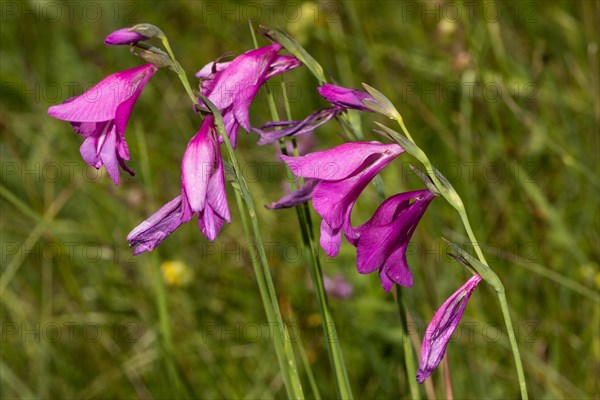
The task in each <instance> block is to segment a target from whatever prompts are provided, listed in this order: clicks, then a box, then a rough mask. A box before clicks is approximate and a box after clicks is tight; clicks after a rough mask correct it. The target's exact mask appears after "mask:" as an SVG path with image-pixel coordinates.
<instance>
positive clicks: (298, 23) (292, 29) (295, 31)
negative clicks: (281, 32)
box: [287, 1, 323, 44]
mask: <svg viewBox="0 0 600 400" xmlns="http://www.w3.org/2000/svg"><path fill="white" fill-rule="evenodd" d="M322 19H323V18H322V17H321V15H320V9H319V5H318V4H317V3H315V2H312V1H305V2H304V3H302V5H301V6H300V9H299V12H298V15H297V16H296V17H295V18H290V20H289V21H288V24H287V31H288V32H289V33H290V35H292V36H293V37H294V39H296V40H297V41H298V43H301V44H304V43H306V42H307V41H308V38H309V36H310V31H311V30H312V29H314V27H315V25H317V23H320V22H321V20H322Z"/></svg>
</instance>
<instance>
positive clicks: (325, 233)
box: [319, 220, 342, 257]
mask: <svg viewBox="0 0 600 400" xmlns="http://www.w3.org/2000/svg"><path fill="white" fill-rule="evenodd" d="M319 243H320V244H321V247H322V248H323V250H324V251H325V253H326V254H327V255H328V256H329V257H335V256H337V255H338V253H339V252H340V246H341V245H342V233H341V232H340V230H339V229H331V226H329V224H328V223H327V222H325V220H322V221H321V238H320V239H319Z"/></svg>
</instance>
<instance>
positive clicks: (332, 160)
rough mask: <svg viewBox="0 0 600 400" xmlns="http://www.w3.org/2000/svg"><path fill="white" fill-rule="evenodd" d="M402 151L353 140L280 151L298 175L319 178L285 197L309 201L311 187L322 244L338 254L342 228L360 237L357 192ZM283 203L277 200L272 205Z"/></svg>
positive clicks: (292, 202) (288, 203)
mask: <svg viewBox="0 0 600 400" xmlns="http://www.w3.org/2000/svg"><path fill="white" fill-rule="evenodd" d="M403 152H404V150H403V149H402V148H401V147H400V146H398V145H397V144H383V143H379V142H351V143H344V144H342V145H340V146H337V147H334V148H332V149H329V150H323V151H317V152H314V153H310V154H307V155H305V156H302V157H287V156H283V155H281V156H279V157H280V158H281V159H282V160H283V161H285V162H286V163H287V164H288V166H289V167H290V169H291V170H292V172H293V173H294V174H295V175H297V176H301V177H304V178H309V179H314V180H316V181H317V182H316V183H315V182H314V181H312V182H311V181H307V182H306V184H305V186H304V187H303V188H301V189H299V190H298V191H296V192H294V193H292V194H290V195H287V196H286V197H285V198H284V199H282V201H284V202H285V206H286V207H291V206H293V205H296V204H300V203H302V202H305V201H307V199H309V198H310V192H311V191H312V201H313V207H314V208H315V211H317V213H319V215H320V216H321V217H323V221H322V222H321V240H320V243H321V247H322V248H323V250H325V252H326V253H327V254H328V255H329V256H330V257H335V256H336V255H337V254H338V252H339V249H340V245H341V243H342V231H343V232H344V233H345V234H346V237H348V238H356V237H357V232H355V231H354V229H353V228H352V225H351V223H350V214H351V212H352V208H353V207H354V203H355V202H356V200H357V199H358V196H360V194H361V193H362V191H363V190H364V189H365V187H367V185H368V184H369V182H371V180H372V179H373V178H374V177H375V176H376V175H377V174H378V173H379V171H381V170H382V169H383V168H384V167H385V166H386V165H388V164H389V163H390V162H392V160H394V159H395V158H396V157H397V156H399V155H400V154H402V153H403ZM280 206H281V204H280V202H276V203H274V204H272V205H271V208H282V207H280Z"/></svg>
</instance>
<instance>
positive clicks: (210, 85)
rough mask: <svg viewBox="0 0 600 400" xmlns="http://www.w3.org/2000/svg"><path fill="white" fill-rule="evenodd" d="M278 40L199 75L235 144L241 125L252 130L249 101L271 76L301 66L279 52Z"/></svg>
mask: <svg viewBox="0 0 600 400" xmlns="http://www.w3.org/2000/svg"><path fill="white" fill-rule="evenodd" d="M281 49H282V47H281V45H280V44H279V43H273V44H271V45H269V46H265V47H261V48H258V49H255V50H250V51H247V52H246V53H244V54H241V55H239V56H237V57H236V58H234V59H233V60H232V61H230V62H224V63H220V62H213V63H210V64H208V65H206V66H204V67H203V68H202V69H201V70H200V71H198V72H197V74H196V76H197V77H198V78H199V79H201V85H200V90H201V92H202V94H203V95H204V96H206V97H208V98H209V100H210V101H212V102H213V103H214V105H215V106H216V107H217V108H218V109H219V110H220V111H221V113H222V114H223V122H224V124H225V129H226V131H227V134H228V135H229V138H230V140H231V144H232V146H233V147H235V145H236V141H237V131H238V128H239V126H240V125H241V126H242V128H244V129H245V130H246V132H250V129H251V126H250V117H249V115H248V111H249V109H250V104H251V103H252V100H254V97H256V94H257V93H258V90H259V89H260V87H261V86H262V84H263V83H265V82H266V81H267V80H268V79H269V78H272V77H273V76H275V75H277V74H280V73H283V72H285V71H288V70H290V69H292V68H296V67H298V66H300V61H298V60H297V59H296V58H295V57H290V56H282V55H279V54H277V53H278V52H279V51H280V50H281Z"/></svg>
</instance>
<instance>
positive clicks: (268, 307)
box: [160, 36, 304, 399]
mask: <svg viewBox="0 0 600 400" xmlns="http://www.w3.org/2000/svg"><path fill="white" fill-rule="evenodd" d="M160 39H161V41H162V43H163V45H164V46H165V49H166V50H167V52H168V54H169V56H170V57H171V60H172V61H173V64H174V66H175V72H176V73H177V76H178V77H179V80H180V81H181V83H182V85H183V87H184V88H185V90H186V92H187V93H188V95H189V97H190V99H191V101H192V103H193V104H195V105H197V106H200V103H199V101H198V98H197V97H196V96H195V95H194V93H193V92H192V90H191V86H190V84H189V82H188V79H187V76H186V74H185V71H184V70H183V68H182V67H181V65H180V64H179V62H178V61H177V59H176V58H175V55H174V54H173V51H172V49H171V46H170V45H169V41H168V39H167V37H166V36H162V37H160ZM206 101H207V102H209V100H208V99H206ZM207 105H209V104H207ZM209 108H211V110H212V111H213V115H214V117H215V128H216V129H217V131H218V132H219V134H220V136H221V137H222V138H223V141H224V142H225V147H226V148H227V152H228V155H229V159H230V161H231V164H232V166H233V169H234V172H235V176H236V181H237V184H238V185H237V187H236V188H235V189H236V190H234V191H235V192H236V201H237V204H238V207H239V210H240V216H241V218H242V224H243V226H244V233H245V235H246V238H247V239H248V241H249V243H251V244H252V243H254V244H256V247H255V246H252V245H251V246H249V247H250V252H251V256H252V264H253V267H254V272H255V275H256V280H257V283H258V286H259V292H260V295H261V298H262V301H263V305H264V308H265V313H266V314H267V320H268V321H269V324H270V326H273V325H276V329H275V332H274V333H275V334H274V335H273V342H274V346H275V353H276V355H277V360H278V362H279V367H280V369H281V373H282V375H283V380H284V385H285V387H286V391H287V394H288V397H289V398H293V399H303V398H304V394H303V391H302V384H301V381H300V376H299V375H298V370H297V367H296V361H295V358H294V351H293V348H292V345H291V342H290V340H289V334H288V331H287V327H286V325H285V323H284V322H283V318H282V316H281V311H280V310H279V303H278V300H277V295H276V293H275V286H274V284H273V278H272V276H271V270H270V267H269V264H268V261H267V255H266V252H265V246H264V243H263V240H262V237H261V235H260V229H259V227H258V220H257V218H256V209H255V207H254V201H253V199H252V196H251V194H250V190H249V189H248V186H247V184H246V180H245V179H244V177H243V176H242V173H241V171H240V168H239V163H238V160H237V157H236V156H235V153H234V151H233V147H232V146H231V142H230V141H229V136H227V132H226V131H225V128H224V126H223V118H222V116H221V114H220V113H219V111H218V110H217V109H216V108H215V107H214V105H212V104H210V105H209ZM238 191H239V192H238ZM248 219H249V220H250V224H248ZM249 225H250V227H251V229H250V227H249ZM257 249H258V257H256V256H257V254H256V251H257ZM257 259H260V264H259V263H258V262H257V261H256V260H257Z"/></svg>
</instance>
